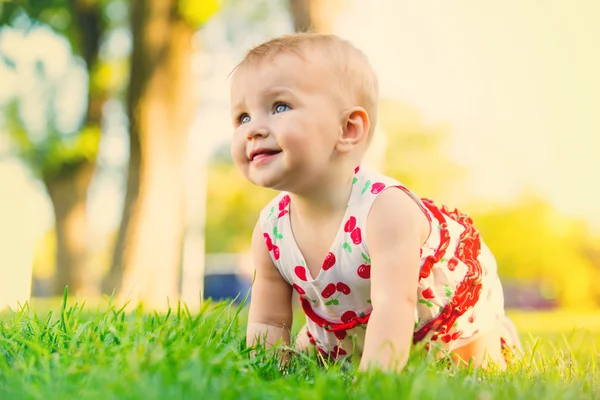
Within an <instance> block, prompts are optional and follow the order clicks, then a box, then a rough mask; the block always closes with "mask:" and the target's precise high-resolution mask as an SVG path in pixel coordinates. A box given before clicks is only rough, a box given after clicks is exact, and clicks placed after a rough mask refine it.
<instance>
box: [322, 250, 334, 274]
mask: <svg viewBox="0 0 600 400" xmlns="http://www.w3.org/2000/svg"><path fill="white" fill-rule="evenodd" d="M335 261H336V260H335V254H333V253H332V252H329V253H327V255H326V256H325V261H323V266H322V267H321V268H322V269H323V271H327V270H328V269H329V268H331V267H333V266H334V265H335Z"/></svg>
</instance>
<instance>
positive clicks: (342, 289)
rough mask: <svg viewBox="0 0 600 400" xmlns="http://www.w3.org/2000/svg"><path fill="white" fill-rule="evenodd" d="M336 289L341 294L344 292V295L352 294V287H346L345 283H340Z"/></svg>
mask: <svg viewBox="0 0 600 400" xmlns="http://www.w3.org/2000/svg"><path fill="white" fill-rule="evenodd" d="M336 289H337V290H338V291H339V292H342V293H344V294H350V292H351V290H350V287H349V286H348V285H346V284H345V283H344V282H338V283H337V285H336Z"/></svg>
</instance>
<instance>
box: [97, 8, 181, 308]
mask: <svg viewBox="0 0 600 400" xmlns="http://www.w3.org/2000/svg"><path fill="white" fill-rule="evenodd" d="M177 3H178V1H177V0H169V1H167V0H146V1H144V0H132V1H131V29H132V37H133V53H132V57H131V66H130V89H129V96H128V113H129V121H130V144H131V148H130V151H131V157H130V161H129V176H128V181H127V193H126V199H125V205H124V210H123V218H122V222H121V227H120V231H119V235H118V238H117V243H116V246H115V254H114V257H113V263H112V266H111V271H110V274H109V276H108V279H107V282H106V283H107V285H106V286H105V289H108V290H110V289H112V288H115V289H117V294H118V297H119V298H120V299H122V300H131V301H132V303H134V304H135V303H137V302H139V301H142V302H144V304H145V305H147V306H149V307H151V308H155V309H160V308H164V307H165V306H166V304H167V297H168V299H169V301H170V302H171V304H173V302H174V301H176V300H177V299H178V295H179V270H180V261H181V249H182V238H183V231H184V207H185V201H184V199H185V185H184V166H185V154H186V152H185V143H186V138H187V129H188V127H189V121H190V117H191V106H192V96H191V93H192V92H191V87H192V80H191V67H190V58H191V53H192V48H191V45H192V43H191V41H192V35H193V29H192V28H191V27H190V26H189V25H188V24H187V23H186V22H185V21H183V20H182V19H181V18H180V17H179V16H178V14H177ZM120 277H122V279H119V278H120ZM111 286H112V287H111Z"/></svg>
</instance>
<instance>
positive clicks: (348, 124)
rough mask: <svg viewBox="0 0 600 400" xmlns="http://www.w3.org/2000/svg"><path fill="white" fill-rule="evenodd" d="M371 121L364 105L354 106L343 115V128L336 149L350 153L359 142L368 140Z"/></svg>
mask: <svg viewBox="0 0 600 400" xmlns="http://www.w3.org/2000/svg"><path fill="white" fill-rule="evenodd" d="M370 126H371V123H370V121H369V115H368V114H367V111H366V110H365V109H364V108H362V107H352V108H350V109H348V110H346V111H345V112H344V114H343V116H342V129H341V132H340V135H339V137H338V141H337V144H336V146H335V148H336V150H337V151H338V152H340V153H349V152H350V151H351V150H352V149H354V148H355V147H356V146H358V145H359V144H361V143H363V142H366V141H367V136H368V135H369V128H370Z"/></svg>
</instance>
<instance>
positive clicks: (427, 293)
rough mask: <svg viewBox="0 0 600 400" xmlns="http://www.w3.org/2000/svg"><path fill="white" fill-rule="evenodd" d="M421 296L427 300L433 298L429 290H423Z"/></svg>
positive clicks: (433, 295) (431, 291)
mask: <svg viewBox="0 0 600 400" xmlns="http://www.w3.org/2000/svg"><path fill="white" fill-rule="evenodd" d="M421 295H422V296H423V297H424V298H426V299H428V300H430V299H433V298H435V294H433V290H431V288H427V289H425V290H423V291H422V292H421Z"/></svg>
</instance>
